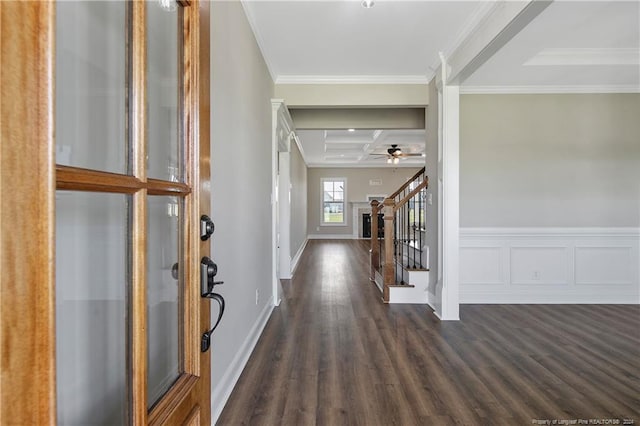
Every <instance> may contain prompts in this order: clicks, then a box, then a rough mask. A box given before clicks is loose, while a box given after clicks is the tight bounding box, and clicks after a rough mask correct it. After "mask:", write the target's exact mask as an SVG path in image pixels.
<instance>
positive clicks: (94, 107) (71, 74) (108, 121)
mask: <svg viewBox="0 0 640 426" xmlns="http://www.w3.org/2000/svg"><path fill="white" fill-rule="evenodd" d="M127 3H128V2H123V1H59V2H56V73H55V74H56V162H57V163H58V164H62V165H67V166H76V167H84V168H88V169H96V170H103V171H109V172H116V173H126V172H127V164H126V162H127V159H126V154H127V146H126V125H127V123H126V118H127V105H126V102H127V94H126V91H127V85H126V70H127V52H126V47H127V33H128V31H127Z"/></svg>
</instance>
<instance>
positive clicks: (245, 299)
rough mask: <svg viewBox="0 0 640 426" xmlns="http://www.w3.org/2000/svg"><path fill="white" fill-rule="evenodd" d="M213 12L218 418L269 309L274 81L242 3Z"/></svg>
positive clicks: (215, 380)
mask: <svg viewBox="0 0 640 426" xmlns="http://www.w3.org/2000/svg"><path fill="white" fill-rule="evenodd" d="M211 9H212V10H211V17H212V19H211V96H212V105H211V112H212V114H211V197H212V218H213V220H214V222H215V223H216V232H215V233H214V235H213V238H212V241H213V243H212V244H213V245H212V258H213V259H214V261H215V262H217V264H218V278H219V279H221V280H224V281H225V285H224V286H222V287H220V289H219V291H220V293H221V294H222V295H223V296H224V297H225V299H226V302H227V308H226V311H225V316H224V318H223V319H222V322H221V324H220V326H219V327H218V328H217V329H216V332H215V333H214V335H213V341H212V346H211V360H212V370H211V377H212V382H211V385H212V400H211V403H212V415H213V416H214V419H215V416H216V415H217V414H218V412H219V410H220V408H221V403H222V402H224V401H223V399H224V398H225V397H226V395H225V393H226V392H227V391H229V389H230V386H231V385H233V383H232V382H233V373H235V372H236V371H237V368H238V367H240V366H241V365H239V364H241V361H239V360H241V359H242V358H243V356H244V355H245V352H246V351H247V350H249V349H250V344H249V343H248V341H249V338H250V337H251V333H253V332H255V330H253V328H254V325H256V324H257V322H258V320H259V319H260V315H261V313H263V312H265V309H269V307H268V306H267V305H269V304H271V301H270V300H269V298H270V297H271V294H272V278H271V277H272V273H273V272H272V265H271V252H272V247H271V207H270V206H271V102H270V99H271V97H272V96H273V82H272V80H271V77H270V76H269V72H268V70H267V67H266V65H265V63H264V60H263V58H262V55H261V53H260V50H259V49H258V45H257V43H256V41H255V38H254V36H253V33H252V31H251V28H250V26H249V24H248V22H247V19H246V17H245V14H244V11H243V10H242V6H241V4H240V3H239V2H212V3H211ZM256 212H258V213H256ZM256 290H258V291H259V293H260V299H259V302H258V303H257V304H256ZM212 315H217V310H216V308H212Z"/></svg>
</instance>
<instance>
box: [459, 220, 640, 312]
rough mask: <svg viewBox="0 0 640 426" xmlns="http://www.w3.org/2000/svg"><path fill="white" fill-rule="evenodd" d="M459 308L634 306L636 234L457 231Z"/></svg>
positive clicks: (638, 285) (639, 272) (639, 289)
mask: <svg viewBox="0 0 640 426" xmlns="http://www.w3.org/2000/svg"><path fill="white" fill-rule="evenodd" d="M460 303H625V304H629V303H632V304H638V303H640V229H639V228H461V229H460Z"/></svg>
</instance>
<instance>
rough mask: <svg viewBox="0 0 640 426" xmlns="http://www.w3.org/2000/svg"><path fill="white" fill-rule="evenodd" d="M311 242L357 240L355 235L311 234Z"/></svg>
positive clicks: (309, 236) (308, 236) (309, 237)
mask: <svg viewBox="0 0 640 426" xmlns="http://www.w3.org/2000/svg"><path fill="white" fill-rule="evenodd" d="M307 238H308V239H310V240H357V239H358V238H354V236H353V234H309V235H307Z"/></svg>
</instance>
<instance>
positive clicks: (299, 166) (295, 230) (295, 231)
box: [290, 142, 307, 258]
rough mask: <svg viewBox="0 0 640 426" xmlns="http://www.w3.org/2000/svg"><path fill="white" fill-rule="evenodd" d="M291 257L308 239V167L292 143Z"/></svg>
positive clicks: (296, 146) (295, 145)
mask: <svg viewBox="0 0 640 426" xmlns="http://www.w3.org/2000/svg"><path fill="white" fill-rule="evenodd" d="M290 172H291V232H290V241H291V243H290V244H291V245H290V248H291V257H292V258H293V257H294V256H295V255H296V253H297V252H298V250H299V249H300V247H302V245H303V244H304V242H305V240H306V239H307V165H306V164H305V162H304V159H303V158H302V154H300V149H298V145H297V144H296V143H295V142H292V143H291V168H290Z"/></svg>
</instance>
